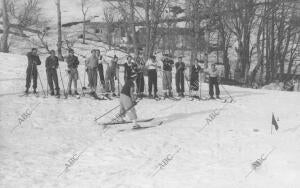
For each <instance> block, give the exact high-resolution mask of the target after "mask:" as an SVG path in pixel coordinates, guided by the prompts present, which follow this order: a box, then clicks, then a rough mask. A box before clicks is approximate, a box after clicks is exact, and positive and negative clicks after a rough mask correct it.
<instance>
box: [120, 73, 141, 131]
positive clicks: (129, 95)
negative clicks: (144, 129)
mask: <svg viewBox="0 0 300 188" xmlns="http://www.w3.org/2000/svg"><path fill="white" fill-rule="evenodd" d="M136 77H137V75H136V74H132V75H131V76H130V78H128V79H127V81H126V82H125V84H124V86H123V88H122V90H121V95H120V114H121V121H122V122H124V121H125V120H124V117H125V115H126V114H127V115H128V116H129V118H130V119H131V120H132V122H133V124H134V126H133V128H140V127H141V126H140V125H139V124H138V123H137V114H136V110H135V108H134V106H135V104H136V96H135V94H134V89H135V86H134V82H135V80H136Z"/></svg>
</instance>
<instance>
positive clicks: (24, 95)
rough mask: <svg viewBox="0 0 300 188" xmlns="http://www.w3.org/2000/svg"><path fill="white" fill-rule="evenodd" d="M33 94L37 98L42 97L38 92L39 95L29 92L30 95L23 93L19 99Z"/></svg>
mask: <svg viewBox="0 0 300 188" xmlns="http://www.w3.org/2000/svg"><path fill="white" fill-rule="evenodd" d="M32 94H33V95H34V96H35V97H37V98H38V97H39V96H40V95H39V93H38V92H37V93H32V92H29V93H23V94H21V95H19V97H29V96H30V95H32Z"/></svg>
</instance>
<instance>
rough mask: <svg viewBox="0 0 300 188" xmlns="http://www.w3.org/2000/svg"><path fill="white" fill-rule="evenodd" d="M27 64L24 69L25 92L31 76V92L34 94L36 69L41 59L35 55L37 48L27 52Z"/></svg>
mask: <svg viewBox="0 0 300 188" xmlns="http://www.w3.org/2000/svg"><path fill="white" fill-rule="evenodd" d="M27 58H28V66H27V70H26V90H25V94H28V92H29V91H28V90H29V88H30V83H31V78H33V86H32V87H33V93H34V94H36V88H37V78H38V70H37V65H40V64H41V60H40V58H39V56H38V55H37V49H36V48H32V50H31V52H28V53H27Z"/></svg>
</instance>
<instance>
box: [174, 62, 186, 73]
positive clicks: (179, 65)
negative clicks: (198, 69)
mask: <svg viewBox="0 0 300 188" xmlns="http://www.w3.org/2000/svg"><path fill="white" fill-rule="evenodd" d="M175 67H176V73H183V71H184V70H185V64H184V62H181V63H179V62H176V64H175Z"/></svg>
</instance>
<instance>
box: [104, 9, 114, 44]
mask: <svg viewBox="0 0 300 188" xmlns="http://www.w3.org/2000/svg"><path fill="white" fill-rule="evenodd" d="M104 20H105V23H106V40H107V43H108V47H109V50H110V49H111V46H112V32H113V22H114V20H115V16H114V11H113V8H112V7H109V8H107V9H105V10H104Z"/></svg>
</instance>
